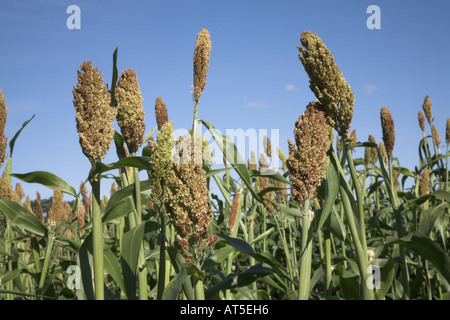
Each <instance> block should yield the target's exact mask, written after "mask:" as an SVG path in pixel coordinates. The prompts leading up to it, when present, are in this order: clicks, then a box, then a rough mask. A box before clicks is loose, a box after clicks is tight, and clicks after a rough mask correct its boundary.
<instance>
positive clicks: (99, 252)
mask: <svg viewBox="0 0 450 320" xmlns="http://www.w3.org/2000/svg"><path fill="white" fill-rule="evenodd" d="M91 185H92V251H93V257H94V288H95V299H96V300H104V279H103V228H102V216H101V210H100V180H99V179H94V180H93V181H91Z"/></svg>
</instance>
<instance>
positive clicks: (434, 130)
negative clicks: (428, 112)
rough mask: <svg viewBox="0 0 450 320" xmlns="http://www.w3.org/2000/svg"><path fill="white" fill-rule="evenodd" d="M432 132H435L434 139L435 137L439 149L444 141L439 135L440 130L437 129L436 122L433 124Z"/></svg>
mask: <svg viewBox="0 0 450 320" xmlns="http://www.w3.org/2000/svg"><path fill="white" fill-rule="evenodd" d="M431 132H432V134H433V139H434V142H435V143H436V147H438V149H439V147H440V145H441V142H442V141H441V138H440V137H439V132H438V130H437V129H436V126H435V125H434V124H432V125H431Z"/></svg>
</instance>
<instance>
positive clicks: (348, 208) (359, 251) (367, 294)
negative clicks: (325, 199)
mask: <svg viewBox="0 0 450 320" xmlns="http://www.w3.org/2000/svg"><path fill="white" fill-rule="evenodd" d="M340 193H341V198H342V203H343V206H344V212H345V215H346V218H347V222H348V225H349V227H350V233H351V235H352V239H353V243H354V245H355V249H356V256H357V259H358V269H359V273H360V275H361V277H360V278H361V285H360V286H361V290H362V296H363V299H364V300H373V291H372V289H370V288H369V286H368V285H367V280H368V279H369V274H368V273H367V268H368V266H369V261H368V254H367V251H364V249H363V246H362V244H361V241H360V238H361V237H360V235H359V232H358V228H357V226H356V222H355V217H354V213H353V210H352V205H351V203H350V199H349V198H348V195H347V193H346V191H345V190H344V188H343V187H342V186H341V187H340Z"/></svg>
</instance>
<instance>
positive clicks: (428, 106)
mask: <svg viewBox="0 0 450 320" xmlns="http://www.w3.org/2000/svg"><path fill="white" fill-rule="evenodd" d="M422 109H423V111H424V112H425V116H426V117H427V120H428V123H431V122H433V112H432V110H431V109H432V108H431V100H430V97H429V96H428V95H427V96H426V97H425V100H424V101H423V105H422Z"/></svg>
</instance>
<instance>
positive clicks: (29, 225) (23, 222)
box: [0, 199, 47, 237]
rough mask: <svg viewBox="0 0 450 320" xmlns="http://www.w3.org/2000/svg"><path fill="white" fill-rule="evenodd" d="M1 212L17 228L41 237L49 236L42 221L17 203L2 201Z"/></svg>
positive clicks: (0, 202)
mask: <svg viewBox="0 0 450 320" xmlns="http://www.w3.org/2000/svg"><path fill="white" fill-rule="evenodd" d="M0 211H1V212H3V214H4V215H5V217H6V218H8V220H9V221H11V223H12V224H13V225H15V226H18V227H20V228H23V229H25V230H26V231H28V232H30V233H34V234H35V235H38V236H41V237H43V236H45V235H46V234H47V229H46V228H45V227H44V225H43V224H42V223H41V221H39V219H38V218H36V217H35V216H34V215H33V214H32V213H31V212H29V211H28V210H27V209H25V208H24V207H22V206H21V205H20V204H18V203H17V202H14V201H8V200H6V199H0Z"/></svg>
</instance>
